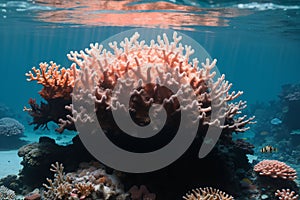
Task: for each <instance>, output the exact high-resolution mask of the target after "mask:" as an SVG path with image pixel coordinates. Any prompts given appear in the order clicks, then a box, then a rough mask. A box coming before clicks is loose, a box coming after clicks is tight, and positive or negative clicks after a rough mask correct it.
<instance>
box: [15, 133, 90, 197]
mask: <svg viewBox="0 0 300 200" xmlns="http://www.w3.org/2000/svg"><path fill="white" fill-rule="evenodd" d="M72 142H73V143H72V144H70V145H67V146H60V145H58V144H56V143H55V141H54V140H53V139H51V138H48V137H41V138H40V139H39V142H36V143H32V144H28V145H25V146H23V147H22V148H20V149H19V151H18V155H19V156H20V157H22V158H23V160H22V162H21V164H22V165H23V169H22V170H21V172H20V174H19V179H20V180H19V181H20V182H21V183H20V185H19V190H21V191H19V192H20V193H23V194H27V193H29V192H31V191H32V190H33V189H34V188H38V187H41V186H42V183H43V182H44V181H45V180H46V178H47V177H50V176H51V173H50V172H49V168H50V166H51V164H52V163H55V162H60V163H64V164H65V166H66V168H65V170H66V171H72V170H75V169H76V167H77V166H78V165H79V163H81V162H84V161H90V160H93V157H92V156H91V155H90V154H89V153H88V152H87V150H86V149H85V148H84V147H83V145H82V143H81V141H80V140H79V138H78V136H77V137H75V138H74V139H73V140H72ZM75 155H76V156H75ZM45 158H47V159H45Z"/></svg>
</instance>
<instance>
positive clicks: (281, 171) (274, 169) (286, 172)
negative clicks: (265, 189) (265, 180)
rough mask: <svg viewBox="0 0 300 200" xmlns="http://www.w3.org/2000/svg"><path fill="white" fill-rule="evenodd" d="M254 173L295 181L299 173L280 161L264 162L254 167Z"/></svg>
mask: <svg viewBox="0 0 300 200" xmlns="http://www.w3.org/2000/svg"><path fill="white" fill-rule="evenodd" d="M254 171H255V172H257V173H259V175H261V176H269V177H272V178H282V179H287V180H292V181H293V180H295V179H296V178H297V172H296V170H295V169H293V168H292V167H290V166H288V165H287V164H285V163H284V162H280V161H278V160H263V161H261V162H259V163H258V164H256V165H255V166H254Z"/></svg>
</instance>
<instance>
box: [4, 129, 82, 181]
mask: <svg viewBox="0 0 300 200" xmlns="http://www.w3.org/2000/svg"><path fill="white" fill-rule="evenodd" d="M32 129H33V128H32V127H30V126H29V127H26V128H25V132H24V136H23V137H22V138H21V139H22V140H25V141H26V142H28V143H34V142H38V140H39V138H40V137H43V136H47V137H50V138H53V139H55V141H56V143H57V144H59V145H67V144H70V143H71V142H72V138H73V137H74V136H75V135H76V133H73V132H67V131H66V133H65V132H64V133H63V134H59V133H56V132H54V131H50V130H36V131H33V130H32ZM21 161H22V158H20V157H19V156H18V149H15V150H7V151H0V179H1V178H3V177H6V176H8V175H17V174H18V173H19V170H21V169H22V167H23V166H22V165H21Z"/></svg>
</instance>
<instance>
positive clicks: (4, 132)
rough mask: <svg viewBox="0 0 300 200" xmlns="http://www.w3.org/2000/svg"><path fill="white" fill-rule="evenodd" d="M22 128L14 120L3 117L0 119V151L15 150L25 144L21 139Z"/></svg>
mask: <svg viewBox="0 0 300 200" xmlns="http://www.w3.org/2000/svg"><path fill="white" fill-rule="evenodd" d="M24 130H25V128H24V126H23V125H22V124H21V123H20V122H19V121H17V120H16V119H13V118H9V117H4V118H1V119H0V149H1V150H9V149H17V148H19V147H21V146H22V145H24V144H26V142H25V141H24V140H22V139H21V137H22V136H23V133H24Z"/></svg>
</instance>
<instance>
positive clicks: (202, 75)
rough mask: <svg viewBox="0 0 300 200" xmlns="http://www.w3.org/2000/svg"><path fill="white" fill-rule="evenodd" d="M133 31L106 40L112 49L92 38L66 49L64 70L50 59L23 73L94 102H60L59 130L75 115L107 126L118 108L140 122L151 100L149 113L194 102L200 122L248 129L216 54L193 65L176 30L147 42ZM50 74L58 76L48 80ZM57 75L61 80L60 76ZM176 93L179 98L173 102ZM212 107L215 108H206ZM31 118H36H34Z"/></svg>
mask: <svg viewBox="0 0 300 200" xmlns="http://www.w3.org/2000/svg"><path fill="white" fill-rule="evenodd" d="M139 37H140V35H139V34H138V33H135V34H134V35H133V36H132V37H131V38H125V39H124V40H123V41H122V42H120V44H117V42H113V43H110V44H109V46H110V48H111V49H112V52H110V51H108V50H106V49H104V48H103V46H102V45H99V44H98V43H96V44H91V45H90V48H89V49H85V50H84V51H80V52H76V51H75V52H70V54H68V59H69V60H71V61H73V62H74V63H73V64H72V65H71V67H70V68H69V69H67V70H66V69H64V68H63V70H62V73H58V72H57V70H58V67H57V66H56V64H54V63H50V64H51V66H50V67H48V66H47V64H45V63H43V64H41V66H40V67H42V68H41V70H40V71H39V70H36V69H34V72H35V73H36V76H33V75H32V73H28V74H26V75H27V76H29V80H37V81H38V82H39V83H41V84H43V85H44V88H46V89H43V90H42V91H48V90H49V88H53V90H54V91H55V92H54V93H55V95H53V97H60V98H62V96H64V95H66V96H67V97H68V96H69V95H70V93H69V92H71V91H73V93H72V98H73V100H75V101H82V102H83V103H88V104H91V105H95V108H94V109H93V110H89V109H87V108H85V107H80V108H76V109H74V106H73V105H72V104H71V102H69V104H67V103H66V109H67V110H68V111H69V112H64V113H67V114H66V115H65V116H62V114H61V113H60V114H61V115H60V119H58V120H57V119H56V120H53V121H55V122H56V123H59V124H60V128H59V129H58V131H59V132H62V131H63V130H64V129H71V130H74V129H75V127H74V122H76V121H77V120H79V121H83V122H85V121H95V120H99V121H101V120H102V123H101V127H102V128H104V129H105V128H107V129H110V128H113V127H114V125H112V124H111V121H112V120H111V117H109V116H110V115H111V114H110V113H111V112H113V111H118V110H122V109H123V110H125V111H126V112H129V113H130V116H131V117H132V119H133V120H134V122H136V123H137V124H139V125H145V124H148V123H149V122H150V121H151V119H150V117H149V110H150V108H151V107H153V105H155V104H156V105H157V104H158V105H161V106H157V107H155V108H154V111H153V112H154V113H157V112H160V110H161V109H162V108H164V109H165V110H166V111H167V116H168V117H170V118H171V117H172V116H176V115H177V113H178V112H179V111H180V110H184V109H186V108H187V107H192V106H195V107H197V108H196V109H195V110H194V112H195V113H194V114H196V116H198V119H199V120H200V122H201V125H203V126H206V125H212V126H218V127H220V128H225V129H229V130H231V131H236V132H243V131H246V130H247V129H248V127H246V125H247V124H250V123H253V119H254V117H250V118H247V116H241V117H236V116H238V115H239V114H240V113H241V111H242V110H243V109H244V108H245V107H246V102H244V101H239V102H235V103H232V101H233V100H235V99H237V98H238V97H239V96H240V95H242V93H243V92H240V91H239V92H237V93H235V92H229V90H230V89H231V87H232V84H230V83H229V82H228V81H225V75H222V76H221V77H219V78H216V72H215V71H214V67H215V65H216V62H217V61H216V60H213V61H212V62H210V61H209V59H207V60H206V62H205V63H202V64H201V65H202V67H200V66H198V65H199V61H198V60H197V59H193V60H192V61H191V59H190V57H191V55H192V54H193V53H194V50H193V49H192V48H191V47H190V46H183V45H182V44H181V43H180V41H181V37H180V36H178V35H177V33H176V32H174V34H173V40H172V41H169V39H168V37H167V35H166V34H164V35H163V36H162V37H160V36H158V37H157V41H154V40H152V41H151V43H150V45H147V44H145V41H139V40H138V39H139ZM118 45H119V46H118ZM47 68H49V69H48V70H47ZM48 71H49V72H48ZM41 74H42V75H43V74H46V75H43V76H41ZM49 74H50V75H49ZM52 74H54V75H52ZM39 77H40V78H39ZM56 77H57V79H58V81H54V80H53V79H55V78H56ZM61 78H64V80H67V82H66V81H60V80H61ZM48 79H49V80H50V81H47V80H48ZM215 79H216V80H215ZM48 82H50V83H53V82H57V83H60V85H61V86H60V87H59V89H57V88H56V87H53V85H51V84H49V83H48ZM49 85H50V87H49ZM63 86H68V87H67V88H68V89H67V90H63V91H64V92H58V93H60V94H61V93H62V94H64V95H61V96H60V95H58V94H57V91H61V89H60V88H65V87H63ZM71 86H73V90H71V88H70V87H71ZM47 88H48V89H47ZM189 88H192V91H191V90H189ZM174 89H175V90H174ZM50 90H51V89H50ZM74 90H75V91H74ZM65 92H66V93H65ZM41 93H43V92H41ZM49 93H50V92H46V94H47V95H45V97H47V98H48V96H50V95H48V94H49ZM124 95H125V96H126V95H127V96H128V95H130V99H129V106H127V105H128V102H124V101H122V97H123V96H124ZM193 96H195V99H193ZM178 99H183V101H181V102H180V103H179V101H178ZM212 110H217V112H216V113H214V114H212V113H213V112H212ZM91 112H96V116H97V119H96V118H95V116H94V117H93V115H90V113H91ZM224 118H225V122H224V120H223V119H224ZM168 119H169V118H168ZM35 121H36V124H39V123H40V122H39V121H38V120H35ZM168 122H170V120H169V121H167V123H168ZM41 123H43V122H41ZM173 123H174V121H173Z"/></svg>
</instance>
